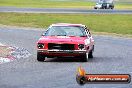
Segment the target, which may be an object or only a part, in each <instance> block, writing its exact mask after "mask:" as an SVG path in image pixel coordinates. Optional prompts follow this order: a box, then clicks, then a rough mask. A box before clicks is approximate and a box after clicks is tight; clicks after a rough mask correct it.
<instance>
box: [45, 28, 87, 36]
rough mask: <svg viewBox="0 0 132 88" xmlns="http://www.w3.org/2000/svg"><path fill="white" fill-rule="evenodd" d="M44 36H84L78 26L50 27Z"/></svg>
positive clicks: (83, 31) (82, 29) (82, 30)
mask: <svg viewBox="0 0 132 88" xmlns="http://www.w3.org/2000/svg"><path fill="white" fill-rule="evenodd" d="M45 36H86V34H85V30H84V28H83V27H78V26H52V27H50V28H49V29H48V31H47V32H46V34H45Z"/></svg>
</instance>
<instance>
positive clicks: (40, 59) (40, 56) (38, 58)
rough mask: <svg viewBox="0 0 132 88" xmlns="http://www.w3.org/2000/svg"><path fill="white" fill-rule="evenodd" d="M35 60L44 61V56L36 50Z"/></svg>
mask: <svg viewBox="0 0 132 88" xmlns="http://www.w3.org/2000/svg"><path fill="white" fill-rule="evenodd" d="M37 60H38V61H40V62H44V60H45V56H44V55H43V54H40V53H39V52H37Z"/></svg>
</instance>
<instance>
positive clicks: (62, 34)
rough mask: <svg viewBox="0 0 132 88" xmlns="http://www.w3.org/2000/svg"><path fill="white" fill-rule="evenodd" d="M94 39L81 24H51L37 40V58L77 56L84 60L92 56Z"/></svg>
mask: <svg viewBox="0 0 132 88" xmlns="http://www.w3.org/2000/svg"><path fill="white" fill-rule="evenodd" d="M93 51H94V39H93V37H92V35H91V33H90V31H89V29H88V28H87V27H86V26H85V25H82V24H68V23H57V24H52V25H50V27H49V28H48V29H47V31H46V32H45V33H44V34H43V35H42V37H41V38H40V39H39V40H38V42H37V60H38V61H44V60H45V57H65V56H68V57H70V56H75V57H76V56H77V57H80V59H81V60H82V61H84V62H86V61H88V58H93Z"/></svg>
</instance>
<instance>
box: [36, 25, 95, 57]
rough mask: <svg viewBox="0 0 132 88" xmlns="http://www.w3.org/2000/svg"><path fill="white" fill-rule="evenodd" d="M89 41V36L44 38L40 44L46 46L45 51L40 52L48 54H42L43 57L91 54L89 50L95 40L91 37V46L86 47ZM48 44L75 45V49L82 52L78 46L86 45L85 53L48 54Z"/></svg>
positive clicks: (39, 41)
mask: <svg viewBox="0 0 132 88" xmlns="http://www.w3.org/2000/svg"><path fill="white" fill-rule="evenodd" d="M62 25H63V26H84V25H81V24H57V26H62ZM86 39H88V36H86V37H80V36H42V37H41V38H40V39H39V40H38V42H37V44H38V43H43V44H44V48H43V49H39V48H38V50H44V51H46V52H41V53H42V54H43V55H45V56H80V55H84V54H85V53H86V52H89V50H90V49H91V48H92V46H93V44H94V40H93V38H92V36H91V37H89V39H90V44H89V45H85V40H86ZM48 43H56V44H74V49H75V50H80V49H79V48H78V44H84V45H85V48H84V50H85V52H84V53H77V52H76V53H66V52H61V53H58V52H54V53H50V52H48Z"/></svg>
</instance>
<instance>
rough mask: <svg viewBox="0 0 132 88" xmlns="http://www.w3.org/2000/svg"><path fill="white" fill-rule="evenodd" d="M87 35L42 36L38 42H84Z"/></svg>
mask: <svg viewBox="0 0 132 88" xmlns="http://www.w3.org/2000/svg"><path fill="white" fill-rule="evenodd" d="M85 39H87V37H79V36H72V37H69V36H42V37H41V38H40V39H39V41H38V43H69V44H78V43H79V44H84V40H85Z"/></svg>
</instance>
